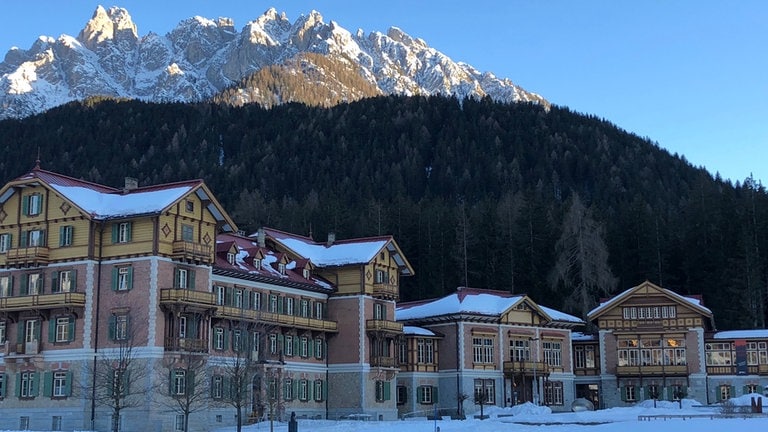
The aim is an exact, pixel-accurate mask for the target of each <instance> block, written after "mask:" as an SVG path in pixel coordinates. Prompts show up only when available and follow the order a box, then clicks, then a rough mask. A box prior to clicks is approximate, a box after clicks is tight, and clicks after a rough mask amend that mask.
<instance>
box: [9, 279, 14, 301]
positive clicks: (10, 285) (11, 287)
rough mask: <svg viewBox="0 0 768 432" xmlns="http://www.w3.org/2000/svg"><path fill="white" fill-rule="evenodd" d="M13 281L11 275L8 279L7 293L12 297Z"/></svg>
mask: <svg viewBox="0 0 768 432" xmlns="http://www.w3.org/2000/svg"><path fill="white" fill-rule="evenodd" d="M13 281H14V277H13V276H11V277H10V278H9V279H8V285H9V286H8V293H9V294H10V295H11V297H13V288H14V286H13Z"/></svg>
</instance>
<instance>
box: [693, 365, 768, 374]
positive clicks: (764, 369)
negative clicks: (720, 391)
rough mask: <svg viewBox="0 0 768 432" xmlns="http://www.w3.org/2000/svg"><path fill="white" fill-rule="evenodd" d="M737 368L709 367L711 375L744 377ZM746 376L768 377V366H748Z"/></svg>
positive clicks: (708, 370) (708, 371) (708, 372)
mask: <svg viewBox="0 0 768 432" xmlns="http://www.w3.org/2000/svg"><path fill="white" fill-rule="evenodd" d="M738 369H739V368H738V367H736V366H707V374H709V375H744V372H739V370H738ZM746 375H768V364H761V365H748V366H747V373H746Z"/></svg>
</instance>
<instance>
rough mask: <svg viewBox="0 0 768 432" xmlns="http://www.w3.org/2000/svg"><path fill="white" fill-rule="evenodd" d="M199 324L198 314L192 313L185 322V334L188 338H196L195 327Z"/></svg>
mask: <svg viewBox="0 0 768 432" xmlns="http://www.w3.org/2000/svg"><path fill="white" fill-rule="evenodd" d="M199 325H200V316H199V315H194V316H192V317H191V319H189V320H188V322H187V335H189V336H188V337H189V338H190V339H197V328H198V326H199Z"/></svg>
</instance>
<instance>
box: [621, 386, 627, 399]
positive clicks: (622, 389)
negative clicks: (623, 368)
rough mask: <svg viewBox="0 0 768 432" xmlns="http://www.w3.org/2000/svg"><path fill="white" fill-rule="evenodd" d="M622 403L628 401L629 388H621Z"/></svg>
mask: <svg viewBox="0 0 768 432" xmlns="http://www.w3.org/2000/svg"><path fill="white" fill-rule="evenodd" d="M621 401H622V402H626V401H627V386H624V387H622V388H621Z"/></svg>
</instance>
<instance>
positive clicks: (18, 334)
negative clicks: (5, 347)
mask: <svg viewBox="0 0 768 432" xmlns="http://www.w3.org/2000/svg"><path fill="white" fill-rule="evenodd" d="M24 322H25V321H19V324H18V326H17V328H18V329H19V330H18V331H17V332H16V343H19V344H23V343H24Z"/></svg>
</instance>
